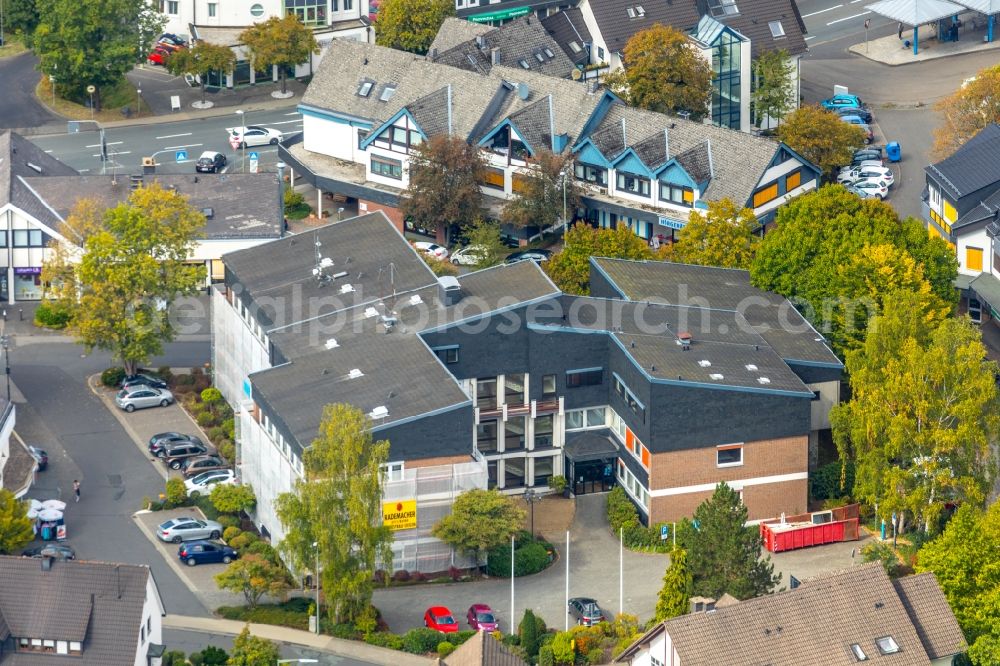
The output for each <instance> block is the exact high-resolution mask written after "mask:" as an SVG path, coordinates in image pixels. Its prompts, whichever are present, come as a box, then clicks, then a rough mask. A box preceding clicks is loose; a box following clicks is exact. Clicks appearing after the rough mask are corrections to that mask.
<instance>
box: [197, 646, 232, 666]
mask: <svg viewBox="0 0 1000 666" xmlns="http://www.w3.org/2000/svg"><path fill="white" fill-rule="evenodd" d="M192 656H194V655H192ZM227 661H229V655H228V654H227V653H226V651H225V650H223V649H222V648H219V647H215V646H214V645H209V646H208V647H206V648H205V649H204V650H202V651H201V663H202V664H204V666H225V664H226V662H227Z"/></svg>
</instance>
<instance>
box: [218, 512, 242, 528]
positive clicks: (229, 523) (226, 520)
mask: <svg viewBox="0 0 1000 666" xmlns="http://www.w3.org/2000/svg"><path fill="white" fill-rule="evenodd" d="M215 522H217V523H219V524H220V525H222V527H223V528H226V527H239V526H240V519H239V518H237V517H236V516H230V515H229V514H224V515H221V516H219V517H218V518H216V519H215Z"/></svg>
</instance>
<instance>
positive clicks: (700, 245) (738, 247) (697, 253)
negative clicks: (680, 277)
mask: <svg viewBox="0 0 1000 666" xmlns="http://www.w3.org/2000/svg"><path fill="white" fill-rule="evenodd" d="M759 227H760V223H759V222H757V218H755V217H754V215H753V211H751V210H750V209H748V208H740V207H739V206H737V205H736V204H734V203H733V202H732V201H731V200H729V199H723V200H721V201H712V202H710V203H709V204H708V211H707V212H704V213H703V212H701V211H698V210H692V211H691V213H690V214H689V215H688V221H687V224H686V225H685V226H684V228H683V229H681V231H680V235H679V237H678V239H677V241H676V242H675V243H673V244H672V245H668V246H667V248H666V249H665V250H664V253H665V256H666V258H668V259H670V260H671V261H677V262H680V263H685V264H699V265H702V266H721V267H723V268H749V267H750V262H751V261H752V260H753V253H754V250H755V249H756V247H757V241H758V240H759V238H758V237H757V236H756V235H755V234H754V231H755V230H757V229H758V228H759Z"/></svg>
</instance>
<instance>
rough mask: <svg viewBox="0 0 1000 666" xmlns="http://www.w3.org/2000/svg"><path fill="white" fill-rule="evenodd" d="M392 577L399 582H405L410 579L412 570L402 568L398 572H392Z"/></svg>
mask: <svg viewBox="0 0 1000 666" xmlns="http://www.w3.org/2000/svg"><path fill="white" fill-rule="evenodd" d="M392 579H393V580H394V581H396V582H397V583H405V582H406V581H408V580H410V572H409V571H407V570H406V569H400V570H399V571H397V572H396V573H394V574H392Z"/></svg>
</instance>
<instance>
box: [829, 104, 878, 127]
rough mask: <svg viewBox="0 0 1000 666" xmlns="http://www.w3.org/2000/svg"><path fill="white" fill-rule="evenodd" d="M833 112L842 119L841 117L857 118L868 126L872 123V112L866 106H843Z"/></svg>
mask: <svg viewBox="0 0 1000 666" xmlns="http://www.w3.org/2000/svg"><path fill="white" fill-rule="evenodd" d="M833 112H834V113H836V114H837V115H838V116H841V117H843V116H857V117H858V118H861V120H863V121H865V122H866V123H868V124H869V125H870V124H871V122H872V112H871V110H870V109H869V108H868V107H866V106H864V107H857V106H843V107H840V108H838V109H835V110H834V111H833Z"/></svg>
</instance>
